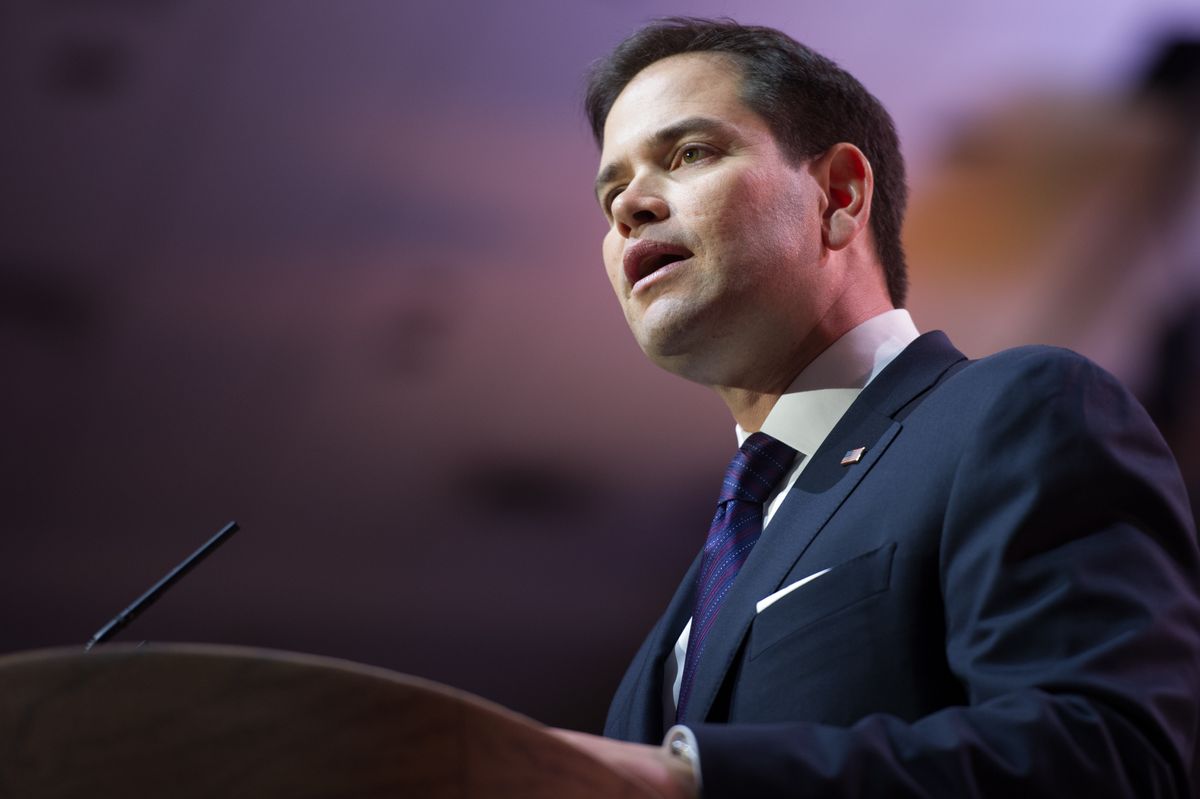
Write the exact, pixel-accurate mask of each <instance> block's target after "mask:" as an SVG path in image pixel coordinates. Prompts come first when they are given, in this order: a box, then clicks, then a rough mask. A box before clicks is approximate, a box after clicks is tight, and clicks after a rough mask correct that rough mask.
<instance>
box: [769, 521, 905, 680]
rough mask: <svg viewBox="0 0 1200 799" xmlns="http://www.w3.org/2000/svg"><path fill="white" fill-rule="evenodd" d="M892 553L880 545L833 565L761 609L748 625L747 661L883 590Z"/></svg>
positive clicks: (890, 547) (887, 546) (890, 548)
mask: <svg viewBox="0 0 1200 799" xmlns="http://www.w3.org/2000/svg"><path fill="white" fill-rule="evenodd" d="M895 554H896V544H895V543H894V542H893V543H890V544H884V545H883V546H881V547H879V548H878V549H873V550H871V551H870V552H865V553H863V554H862V555H859V556H857V557H854V558H851V559H850V560H848V561H845V562H843V563H840V564H838V565H837V566H834V567H833V568H831V569H830V570H829V571H828V572H827V573H825V574H822V575H821V576H820V577H818V578H816V579H815V580H813V581H812V582H811V583H809V584H807V585H803V586H800V588H798V589H796V590H795V591H792V592H791V593H790V594H787V595H786V596H784V597H782V598H781V599H779V600H778V601H777V602H775V603H774V604H773V605H771V606H770V607H768V608H765V609H764V610H763V612H762V613H759V614H758V615H757V616H755V618H754V623H753V625H752V626H751V628H750V641H749V656H750V660H754V659H755V658H757V657H758V656H759V655H761V654H763V653H764V652H766V651H767V650H768V649H770V648H771V647H773V646H775V645H776V644H778V643H780V642H781V641H784V640H786V639H788V638H789V637H791V636H792V635H796V634H798V633H801V632H803V631H804V630H805V629H806V628H808V627H811V626H812V625H813V624H815V623H817V622H819V621H821V620H822V619H825V618H828V617H830V616H833V615H834V614H836V613H838V612H839V611H841V610H845V609H846V608H848V607H850V606H851V605H854V604H856V603H858V602H861V601H862V600H864V599H867V598H868V597H871V596H874V595H875V594H878V593H881V592H883V591H886V590H887V589H888V586H889V585H890V583H891V576H892V559H893V557H894V556H895Z"/></svg>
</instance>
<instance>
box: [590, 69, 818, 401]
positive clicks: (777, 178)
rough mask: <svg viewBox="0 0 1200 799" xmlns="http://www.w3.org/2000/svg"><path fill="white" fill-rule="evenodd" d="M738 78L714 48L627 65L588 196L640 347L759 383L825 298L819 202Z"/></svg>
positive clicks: (680, 369) (713, 379) (704, 373)
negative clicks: (596, 204)
mask: <svg viewBox="0 0 1200 799" xmlns="http://www.w3.org/2000/svg"><path fill="white" fill-rule="evenodd" d="M740 80H741V73H740V69H739V68H738V67H737V66H736V65H735V63H734V62H733V61H731V60H730V59H728V58H727V57H725V56H722V55H720V54H715V53H689V54H684V55H677V56H672V57H670V58H667V59H663V60H661V61H658V62H655V63H654V64H651V65H650V66H649V67H647V68H646V69H644V70H642V71H641V72H640V73H638V74H637V75H636V76H635V77H634V79H633V80H632V81H630V83H629V84H628V85H627V86H626V87H625V89H624V91H622V92H621V94H620V95H619V96H618V97H617V100H616V102H615V103H614V104H613V107H612V110H611V111H610V112H609V115H608V119H607V120H606V123H605V126H604V150H603V152H602V153H601V158H600V164H601V168H600V176H599V180H598V181H597V192H598V198H599V200H600V203H601V206H602V207H603V208H604V212H605V217H606V219H607V220H608V222H609V230H608V233H607V234H606V235H605V237H604V263H605V268H606V269H607V272H608V277H609V280H610V281H611V283H612V286H613V289H614V291H615V292H616V294H617V298H618V300H619V301H620V303H621V306H622V308H623V310H624V312H625V319H626V321H627V322H628V323H629V327H630V329H631V330H632V331H633V334H634V337H635V338H636V339H637V342H638V344H639V345H640V346H641V347H642V349H643V350H644V351H645V352H646V354H647V355H648V356H649V357H650V358H651V359H652V360H654V361H655V362H656V363H658V364H659V365H660V366H663V367H664V368H666V369H669V370H671V371H673V372H676V373H678V374H680V375H682V376H684V377H687V378H689V379H691V380H695V381H697V382H700V383H705V384H708V385H720V386H737V387H746V388H760V389H761V388H764V386H763V385H761V384H762V383H763V381H764V380H767V381H776V382H780V381H781V382H782V383H783V385H786V383H787V382H788V381H789V380H790V378H791V376H792V374H782V373H780V374H765V373H767V372H772V370H774V371H778V370H780V369H784V370H786V368H787V367H786V366H785V365H784V363H783V362H785V361H786V359H787V357H788V355H789V352H788V350H789V349H790V350H791V352H792V353H793V354H794V352H795V348H796V346H797V343H798V342H800V341H802V340H803V339H804V338H805V337H806V336H808V335H809V334H810V333H811V332H812V330H813V328H814V327H815V326H816V324H817V322H818V321H819V318H820V316H821V314H822V312H823V310H824V309H826V308H828V304H829V302H830V301H831V299H830V297H829V290H828V287H827V286H826V285H823V280H822V275H821V271H822V270H821V266H822V264H823V262H824V249H823V244H822V237H821V216H822V213H823V211H824V208H825V201H824V195H823V193H822V191H821V190H820V187H819V186H818V184H817V182H816V180H815V179H814V177H813V175H812V173H811V172H810V169H809V164H808V163H804V164H800V165H792V164H790V163H789V162H788V160H787V158H786V157H785V155H784V153H783V152H782V151H781V150H780V149H779V147H778V145H777V144H776V142H775V138H774V137H773V136H772V134H771V131H770V128H768V126H767V123H766V122H765V121H764V120H763V119H762V118H761V117H760V116H759V115H758V114H756V113H754V112H753V111H751V110H750V109H749V108H748V107H747V106H746V105H745V104H744V103H743V102H742V100H741V99H740V97H739V86H740ZM828 282H829V281H828V280H825V281H824V283H828ZM779 388H782V385H781V386H779Z"/></svg>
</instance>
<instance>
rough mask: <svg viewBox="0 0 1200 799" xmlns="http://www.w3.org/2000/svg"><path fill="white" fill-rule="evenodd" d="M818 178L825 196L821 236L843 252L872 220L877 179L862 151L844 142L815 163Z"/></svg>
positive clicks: (833, 247)
mask: <svg viewBox="0 0 1200 799" xmlns="http://www.w3.org/2000/svg"><path fill="white" fill-rule="evenodd" d="M813 169H814V176H815V177H816V179H817V182H818V183H819V184H820V185H821V187H822V189H823V190H824V192H825V210H824V212H823V213H822V216H821V234H822V237H823V238H824V241H825V246H826V247H828V248H829V249H831V250H841V249H844V248H845V247H847V246H849V245H850V243H851V242H852V241H854V240H855V239H856V238H858V236H859V235H860V234H861V233H862V232H863V231H864V230H866V227H867V222H868V220H870V218H871V196H872V194H873V193H874V190H875V176H874V174H873V173H872V172H871V163H870V162H869V161H868V160H867V157H866V156H865V155H863V152H862V150H860V149H858V148H857V147H855V146H854V145H853V144H848V143H846V142H841V143H839V144H835V145H833V146H832V147H830V148H829V149H828V150H827V151H826V152H825V154H824V155H822V156H821V157H820V158H818V159H817V160H816V161H815V162H814V163H813Z"/></svg>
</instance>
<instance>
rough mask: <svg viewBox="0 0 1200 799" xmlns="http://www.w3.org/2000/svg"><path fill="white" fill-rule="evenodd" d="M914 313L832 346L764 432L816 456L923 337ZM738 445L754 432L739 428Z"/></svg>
mask: <svg viewBox="0 0 1200 799" xmlns="http://www.w3.org/2000/svg"><path fill="white" fill-rule="evenodd" d="M918 335H920V334H919V333H918V332H917V327H916V325H914V324H913V320H912V317H911V316H909V313H908V311H906V310H904V309H902V308H898V309H895V310H892V311H886V312H884V313H881V314H879V315H878V316H874V317H872V318H870V319H868V320H867V321H865V322H863V323H862V324H860V325H859V326H858V327H855V328H854V329H852V330H850V331H849V332H847V333H846V334H845V335H843V336H842V337H841V338H839V339H838V340H837V341H835V342H833V343H832V344H830V345H829V346H828V347H827V348H826V349H825V351H824V352H822V353H821V354H820V355H818V356H817V357H816V358H814V359H813V361H812V363H810V364H809V365H808V366H806V367H805V368H804V370H803V371H802V372H800V374H798V375H797V376H796V379H795V380H793V381H792V384H791V385H790V386H789V387H788V389H787V391H785V392H784V393H783V396H781V397H780V398H779V399H778V401H776V403H775V406H774V407H773V408H771V412H770V413H768V414H767V418H766V420H764V421H763V426H762V431H763V432H764V433H766V434H767V435H769V436H771V437H772V438H776V439H778V440H780V441H782V442H783V443H785V444H787V445H788V446H790V447H793V448H795V449H796V450H797V451H799V452H801V453H803V454H805V455H812V454H813V453H814V452H816V451H817V449H818V448H819V447H820V446H821V442H823V441H824V440H825V437H826V436H828V435H829V432H830V431H831V430H833V428H834V426H835V425H836V424H837V423H838V420H839V419H841V418H842V415H843V414H844V413H845V412H846V411H847V409H849V407H850V406H851V405H852V404H853V403H854V400H856V399H857V398H858V395H859V394H860V393H861V392H862V390H863V388H865V387H866V385H867V384H868V383H870V382H871V381H872V380H874V379H875V377H876V376H877V375H878V374H879V373H880V372H882V371H883V370H884V368H885V367H886V366H887V365H888V364H889V363H891V362H892V360H893V359H894V358H895V357H896V356H897V355H899V354H900V353H901V352H902V351H903V350H904V348H905V347H907V346H908V345H909V344H911V343H912V341H913V340H914V339H916V338H917V336H918ZM736 432H737V439H738V445H739V446H741V444H742V443H744V442H745V440H746V439H747V438H748V437H749V435H750V434H749V433H747V432H746V431H745V430H743V429H742V426H741V425H737V426H736Z"/></svg>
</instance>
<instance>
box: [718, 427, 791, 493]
mask: <svg viewBox="0 0 1200 799" xmlns="http://www.w3.org/2000/svg"><path fill="white" fill-rule="evenodd" d="M795 457H796V450H794V449H792V448H791V447H789V446H788V445H787V444H784V443H783V442H782V441H778V440H776V439H774V438H771V437H770V436H769V435H767V434H766V433H754V434H753V435H751V436H750V437H749V438H747V439H746V441H745V442H744V443H743V444H742V446H741V448H740V449H739V450H738V452H737V455H734V456H733V460H732V461H731V462H730V463H729V468H728V469H727V470H726V471H725V482H724V484H723V485H722V487H721V497H720V499H719V500H718V502H727V501H729V500H731V499H740V500H744V501H746V502H758V503H762V502H764V501H765V500H766V498H767V495H768V494H770V493H771V491H772V489H774V488H775V486H776V485H778V484H779V481H780V479H781V478H782V477H783V476H784V475H785V474H787V472H788V469H790V468H791V467H792V461H793V460H794V459H795Z"/></svg>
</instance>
